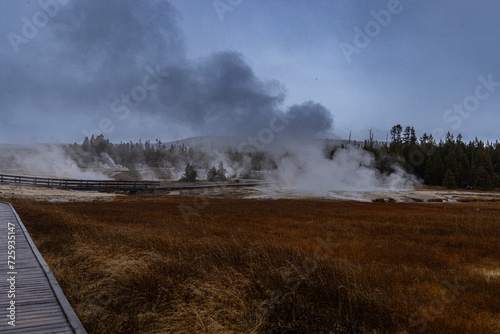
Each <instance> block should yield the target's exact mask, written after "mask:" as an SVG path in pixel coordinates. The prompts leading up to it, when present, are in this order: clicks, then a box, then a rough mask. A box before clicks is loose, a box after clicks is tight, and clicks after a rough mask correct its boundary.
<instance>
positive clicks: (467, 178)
mask: <svg viewBox="0 0 500 334" xmlns="http://www.w3.org/2000/svg"><path fill="white" fill-rule="evenodd" d="M363 148H364V149H365V150H368V151H370V152H372V153H373V154H375V157H376V162H377V168H378V169H379V170H380V171H381V172H391V171H392V169H391V166H393V165H394V163H399V164H400V165H401V166H402V167H403V168H405V170H406V171H408V172H410V173H413V174H415V175H417V176H418V177H419V178H421V179H422V180H424V182H425V184H428V185H438V186H444V187H446V188H449V189H452V188H464V189H481V190H490V189H492V188H494V187H500V143H499V142H498V141H496V142H495V143H490V142H486V143H484V142H483V141H481V140H478V139H477V138H476V139H475V140H473V141H470V142H468V143H466V142H464V141H463V140H462V135H460V134H459V135H458V136H457V137H456V138H455V137H454V135H453V134H451V133H450V132H448V133H447V134H446V136H445V139H444V140H440V142H439V143H437V142H436V140H435V139H434V138H433V137H432V135H427V134H426V133H424V134H423V135H422V137H420V139H418V138H417V136H416V133H415V130H414V129H413V127H406V128H405V129H404V130H403V127H402V126H401V125H396V126H394V127H393V128H392V129H391V141H390V143H385V144H383V145H373V141H371V140H370V141H365V143H364V146H363Z"/></svg>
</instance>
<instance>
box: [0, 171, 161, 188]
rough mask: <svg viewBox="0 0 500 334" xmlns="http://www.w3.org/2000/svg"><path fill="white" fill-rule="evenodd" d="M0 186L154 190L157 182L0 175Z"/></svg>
mask: <svg viewBox="0 0 500 334" xmlns="http://www.w3.org/2000/svg"><path fill="white" fill-rule="evenodd" d="M0 184H9V185H20V186H34V187H48V188H60V189H74V190H104V191H107V190H140V189H146V190H148V189H154V188H155V187H157V186H158V185H159V184H160V182H159V181H120V180H76V179H59V178H44V177H32V176H22V175H10V174H0Z"/></svg>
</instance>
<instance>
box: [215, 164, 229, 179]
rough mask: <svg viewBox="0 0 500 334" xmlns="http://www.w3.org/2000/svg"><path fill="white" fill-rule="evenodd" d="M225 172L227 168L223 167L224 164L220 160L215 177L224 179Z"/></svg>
mask: <svg viewBox="0 0 500 334" xmlns="http://www.w3.org/2000/svg"><path fill="white" fill-rule="evenodd" d="M226 173H227V170H226V169H225V168H224V164H223V163H222V161H221V162H220V164H219V169H218V170H217V178H218V179H219V181H226V179H227V178H226Z"/></svg>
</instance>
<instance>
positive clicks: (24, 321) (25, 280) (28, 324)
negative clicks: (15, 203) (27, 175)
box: [0, 202, 87, 334]
mask: <svg viewBox="0 0 500 334" xmlns="http://www.w3.org/2000/svg"><path fill="white" fill-rule="evenodd" d="M8 223H11V225H10V226H13V225H12V224H14V227H15V228H14V231H15V251H16V259H15V260H14V263H15V268H14V269H9V268H8V267H7V255H4V256H5V258H4V259H0V273H1V274H0V277H1V278H0V290H1V291H5V292H8V291H9V289H10V287H11V284H10V282H9V281H7V279H9V278H10V277H11V276H15V298H9V297H8V296H7V293H4V294H2V296H0V332H6V331H8V332H9V333H26V334H28V333H40V334H43V333H77V334H84V333H87V332H86V330H85V328H84V327H83V326H82V324H81V323H80V320H79V319H78V318H77V316H76V314H75V313H74V311H73V309H72V308H71V306H70V304H69V303H68V301H67V299H66V297H65V296H64V294H63V293H62V291H61V289H60V287H59V284H58V283H57V280H56V279H55V277H54V275H53V274H52V272H51V271H50V268H49V267H48V265H47V263H46V262H45V260H43V257H42V256H41V254H40V252H39V251H38V249H37V248H36V246H35V244H34V243H33V241H32V240H31V238H30V236H29V234H28V232H27V231H26V228H25V227H24V225H23V223H22V222H21V220H20V219H19V216H18V215H17V213H16V212H15V210H14V208H12V206H11V205H10V204H8V203H4V202H0V254H2V253H5V254H6V253H7V249H8V242H7V241H8V239H7V236H8V232H9V230H8V226H9V224H8ZM10 272H15V274H10ZM10 301H15V306H16V309H15V311H16V313H15V316H16V318H15V325H16V326H15V327H14V326H11V325H9V324H8V322H9V321H10V319H9V318H8V315H9V313H8V312H9V311H8V309H7V307H8V306H9V305H10Z"/></svg>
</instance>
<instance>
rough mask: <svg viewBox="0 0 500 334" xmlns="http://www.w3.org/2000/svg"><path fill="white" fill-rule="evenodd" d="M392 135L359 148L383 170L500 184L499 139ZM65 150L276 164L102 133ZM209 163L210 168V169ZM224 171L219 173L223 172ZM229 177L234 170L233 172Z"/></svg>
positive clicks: (182, 162) (397, 129)
mask: <svg viewBox="0 0 500 334" xmlns="http://www.w3.org/2000/svg"><path fill="white" fill-rule="evenodd" d="M390 133H391V138H390V141H389V142H387V143H383V144H380V143H378V142H374V141H373V136H372V132H370V139H369V140H366V141H365V142H364V145H358V146H360V147H361V148H362V149H364V150H366V151H369V152H371V153H373V154H374V156H375V162H376V168H377V169H378V170H379V171H380V172H382V173H387V174H389V173H391V172H393V171H394V166H395V165H399V166H401V167H403V168H404V169H405V170H406V171H407V172H409V173H412V174H414V175H416V176H418V177H419V178H420V179H422V180H423V181H424V183H425V184H428V185H438V186H444V187H446V188H449V189H453V188H463V189H482V190H490V189H492V188H495V187H500V143H499V142H498V141H496V142H495V143H490V142H486V143H484V142H483V141H481V140H478V139H477V138H476V139H475V140H473V141H470V142H468V143H466V142H464V141H463V140H462V136H461V135H460V134H459V135H458V136H457V137H456V138H455V137H454V135H453V134H451V133H447V134H446V137H445V139H444V140H440V141H439V142H436V140H435V139H434V138H433V136H432V135H427V134H426V133H424V134H423V135H422V136H421V137H420V138H418V137H417V135H416V132H415V129H414V128H413V127H409V126H408V127H406V128H404V129H403V127H402V126H401V125H396V126H393V127H392V129H391V132H390ZM343 148H345V147H344V146H343V145H342V146H336V147H326V148H325V157H326V158H329V159H332V158H333V156H334V154H335V151H336V150H338V149H343ZM66 151H67V152H68V154H70V156H71V157H72V158H73V159H74V160H75V161H76V162H77V163H78V164H79V165H80V167H90V166H106V165H108V166H109V163H110V161H111V162H112V163H116V164H119V165H121V166H125V167H127V168H128V169H129V170H131V171H136V168H137V166H148V167H153V168H175V169H177V170H184V169H185V167H186V166H187V165H188V164H189V165H190V166H191V167H192V168H193V169H194V168H196V169H205V170H207V171H208V172H209V173H208V174H207V175H208V176H211V177H212V178H214V179H217V178H222V175H224V176H225V169H223V166H219V169H220V170H219V171H217V170H216V169H215V167H214V166H213V165H212V164H213V162H214V161H220V160H224V161H225V163H226V164H227V165H228V167H230V168H231V170H233V171H236V170H238V171H239V172H240V175H238V177H247V176H249V175H250V173H251V172H252V171H261V170H272V169H275V168H276V167H277V164H276V162H275V158H274V157H273V156H272V154H271V153H268V152H238V151H236V150H233V149H228V150H227V151H226V152H224V153H223V155H224V157H223V159H221V157H220V156H217V157H214V156H213V155H212V154H211V153H207V152H203V151H201V150H198V149H195V148H192V147H190V148H188V147H186V146H184V145H183V144H182V145H170V146H167V145H165V144H164V143H162V142H161V141H160V140H156V142H154V143H151V142H150V141H146V142H144V143H142V142H141V141H139V142H138V143H133V142H128V143H119V144H113V143H110V142H109V140H108V139H106V138H104V136H103V135H99V136H97V137H94V136H92V137H91V138H90V139H89V138H85V140H84V141H83V143H82V144H77V143H74V144H71V145H68V146H66ZM211 166H212V168H211ZM223 172H224V173H223ZM233 176H234V175H233Z"/></svg>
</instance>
